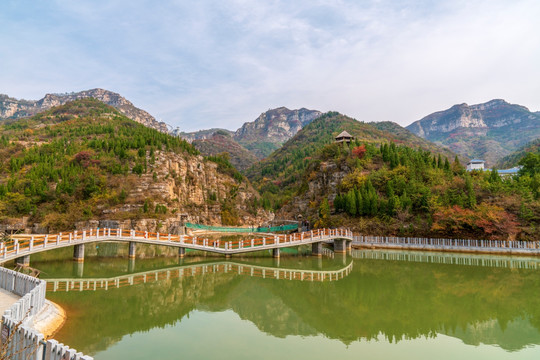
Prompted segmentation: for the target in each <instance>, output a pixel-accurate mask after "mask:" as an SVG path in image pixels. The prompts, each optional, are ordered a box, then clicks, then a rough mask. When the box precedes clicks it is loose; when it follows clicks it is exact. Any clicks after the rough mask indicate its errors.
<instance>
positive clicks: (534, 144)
mask: <svg viewBox="0 0 540 360" xmlns="http://www.w3.org/2000/svg"><path fill="white" fill-rule="evenodd" d="M527 153H534V154H540V139H536V140H534V141H531V142H530V143H527V144H526V145H525V146H523V147H521V148H520V149H519V150H517V151H515V152H513V153H511V154H510V155H506V156H505V157H503V158H502V159H501V160H499V161H498V162H497V164H496V167H497V168H498V169H508V168H511V167H514V166H518V165H519V162H520V160H521V159H523V158H524V157H525V156H526V155H527Z"/></svg>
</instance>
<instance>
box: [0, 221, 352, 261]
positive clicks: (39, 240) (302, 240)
mask: <svg viewBox="0 0 540 360" xmlns="http://www.w3.org/2000/svg"><path fill="white" fill-rule="evenodd" d="M352 240H353V234H352V232H351V231H350V230H347V229H318V230H312V231H306V232H302V233H293V234H285V235H277V234H269V235H266V236H263V237H260V238H256V239H255V238H253V239H241V240H235V241H223V240H220V239H217V240H216V239H207V238H200V237H197V236H189V235H174V234H162V233H152V232H148V231H136V230H123V229H91V230H84V231H74V232H70V233H60V234H54V235H50V234H48V235H17V236H14V237H13V241H11V242H9V243H1V244H0V263H4V262H6V261H9V260H13V259H17V261H18V262H19V263H22V264H28V263H29V256H30V255H32V254H35V253H39V252H43V251H47V250H52V249H58V248H62V247H68V246H74V254H73V258H74V260H76V261H84V245H85V244H88V243H95V242H102V241H121V242H128V243H129V256H130V257H135V247H136V244H137V243H144V244H152V245H164V246H173V247H177V248H178V249H179V250H178V253H179V255H180V256H184V254H185V250H186V249H192V250H201V251H208V252H213V253H218V254H224V255H226V256H230V255H232V254H241V253H247V252H253V251H260V250H273V256H274V257H279V249H281V248H286V247H293V246H299V245H307V244H312V253H313V255H318V256H320V255H322V251H323V250H322V243H324V242H333V243H334V251H335V252H337V253H344V252H346V251H348V250H350V249H351V243H352Z"/></svg>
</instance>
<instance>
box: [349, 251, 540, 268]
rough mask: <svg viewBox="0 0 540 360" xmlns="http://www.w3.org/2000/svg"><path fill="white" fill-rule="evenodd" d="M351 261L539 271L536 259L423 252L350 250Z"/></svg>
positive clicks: (538, 263)
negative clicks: (400, 262) (402, 262)
mask: <svg viewBox="0 0 540 360" xmlns="http://www.w3.org/2000/svg"><path fill="white" fill-rule="evenodd" d="M351 256H352V258H353V259H361V260H384V261H404V262H421V263H430V264H445V265H463V266H480V267H497V268H509V269H526V270H538V269H540V259H539V258H538V257H534V258H533V257H523V256H504V255H495V256H491V255H486V254H467V253H442V252H441V253H438V252H425V251H415V250H411V251H403V250H398V249H395V250H380V249H379V250H369V249H355V250H352V252H351Z"/></svg>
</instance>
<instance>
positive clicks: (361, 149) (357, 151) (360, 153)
mask: <svg viewBox="0 0 540 360" xmlns="http://www.w3.org/2000/svg"><path fill="white" fill-rule="evenodd" d="M352 154H353V156H356V157H357V158H359V159H362V158H363V157H364V155H365V154H366V146H365V145H364V144H362V145H360V146H357V147H355V148H354V149H353V150H352Z"/></svg>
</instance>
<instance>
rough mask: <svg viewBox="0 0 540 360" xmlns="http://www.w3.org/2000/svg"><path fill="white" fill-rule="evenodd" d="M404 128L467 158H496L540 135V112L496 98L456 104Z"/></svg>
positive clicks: (491, 162) (490, 160)
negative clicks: (474, 103)
mask: <svg viewBox="0 0 540 360" xmlns="http://www.w3.org/2000/svg"><path fill="white" fill-rule="evenodd" d="M407 129H408V130H410V131H411V132H412V133H414V134H416V135H418V136H421V137H423V138H425V139H427V140H430V141H433V142H435V143H437V144H440V145H443V146H446V147H448V148H449V149H450V150H452V151H454V152H456V153H458V154H461V155H463V156H465V157H467V158H469V159H471V158H477V159H478V158H479V159H484V160H486V163H487V165H488V166H494V165H495V164H496V163H497V161H498V160H500V159H501V158H503V157H504V156H507V155H509V154H511V153H512V152H514V151H517V150H519V148H520V147H522V146H524V145H525V144H526V143H528V142H530V141H533V140H536V139H538V138H540V113H539V112H531V111H530V110H529V109H527V108H526V107H524V106H521V105H516V104H510V103H508V102H506V101H504V100H500V99H496V100H491V101H488V102H486V103H483V104H477V105H467V104H459V105H454V106H452V107H451V108H449V109H447V110H444V111H438V112H435V113H433V114H430V115H428V116H426V117H424V118H422V119H420V120H418V121H416V122H414V123H412V124H411V125H409V126H407Z"/></svg>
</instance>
